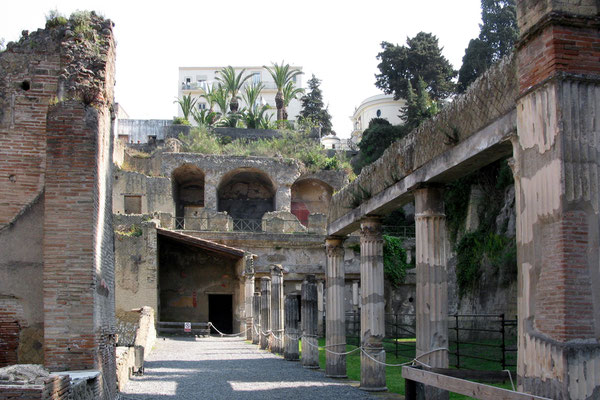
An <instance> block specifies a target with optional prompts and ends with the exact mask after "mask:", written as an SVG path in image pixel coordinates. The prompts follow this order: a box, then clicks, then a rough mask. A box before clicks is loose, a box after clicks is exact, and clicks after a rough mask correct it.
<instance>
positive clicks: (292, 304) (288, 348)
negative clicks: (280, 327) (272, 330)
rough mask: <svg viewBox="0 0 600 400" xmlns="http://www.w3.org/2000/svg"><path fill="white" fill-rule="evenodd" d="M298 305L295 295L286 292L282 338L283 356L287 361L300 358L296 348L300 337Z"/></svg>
mask: <svg viewBox="0 0 600 400" xmlns="http://www.w3.org/2000/svg"><path fill="white" fill-rule="evenodd" d="M298 305H299V304H298V296H297V295H295V294H288V295H287V296H285V306H284V308H285V324H284V329H285V335H284V339H283V343H284V352H283V356H284V358H285V359H286V360H288V361H298V359H299V358H300V353H299V350H298V340H299V338H300V330H299V329H298V328H299V327H298V325H299V322H300V315H299V313H298V308H299V307H298Z"/></svg>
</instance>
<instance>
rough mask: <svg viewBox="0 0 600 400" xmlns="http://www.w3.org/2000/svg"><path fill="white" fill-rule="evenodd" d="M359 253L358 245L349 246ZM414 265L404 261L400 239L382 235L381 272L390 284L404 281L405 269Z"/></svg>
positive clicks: (403, 251) (398, 283)
mask: <svg viewBox="0 0 600 400" xmlns="http://www.w3.org/2000/svg"><path fill="white" fill-rule="evenodd" d="M350 248H351V249H352V250H354V251H356V252H358V253H360V245H359V244H356V245H354V246H351V247H350ZM410 268H414V265H411V264H408V263H407V262H406V250H404V248H403V247H402V239H401V238H399V237H396V236H390V235H383V274H384V278H385V279H386V280H387V281H389V282H390V283H391V284H392V286H394V287H397V286H399V285H400V284H402V283H403V282H404V278H405V277H406V270H408V269H410Z"/></svg>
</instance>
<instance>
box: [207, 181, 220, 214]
mask: <svg viewBox="0 0 600 400" xmlns="http://www.w3.org/2000/svg"><path fill="white" fill-rule="evenodd" d="M220 179H221V177H220V176H216V175H214V174H211V173H210V172H208V173H207V174H206V176H205V177H204V208H205V209H206V210H215V211H216V210H217V202H218V200H217V186H218V185H219V180H220Z"/></svg>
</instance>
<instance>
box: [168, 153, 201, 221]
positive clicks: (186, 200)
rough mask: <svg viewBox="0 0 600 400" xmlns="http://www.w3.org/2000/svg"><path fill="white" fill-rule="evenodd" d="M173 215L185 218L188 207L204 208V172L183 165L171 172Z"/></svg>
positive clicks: (193, 166) (194, 167)
mask: <svg viewBox="0 0 600 400" xmlns="http://www.w3.org/2000/svg"><path fill="white" fill-rule="evenodd" d="M172 177H173V179H172V180H173V199H174V200H175V215H176V217H178V218H182V217H185V214H186V212H185V210H186V208H188V207H193V208H198V207H204V172H202V170H201V169H200V168H198V167H196V166H195V165H191V164H184V165H182V166H181V167H179V168H177V169H176V170H175V171H173V175H172Z"/></svg>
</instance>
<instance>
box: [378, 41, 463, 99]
mask: <svg viewBox="0 0 600 400" xmlns="http://www.w3.org/2000/svg"><path fill="white" fill-rule="evenodd" d="M381 47H382V48H383V51H382V52H381V53H379V54H378V55H377V59H379V60H381V62H380V63H379V65H378V66H377V68H379V71H380V72H381V73H380V74H377V75H375V78H376V82H375V86H377V87H378V88H379V89H381V90H383V91H384V93H386V94H392V93H393V94H394V99H396V100H398V99H406V97H407V96H408V84H409V82H410V84H411V85H412V87H413V88H414V87H416V86H417V85H418V82H419V78H421V79H423V81H424V82H425V83H426V84H427V92H428V93H429V96H430V97H431V99H432V100H440V99H444V98H446V97H448V96H450V95H451V94H452V93H454V89H455V84H454V82H452V78H454V77H455V76H456V71H455V70H454V69H453V68H452V65H451V64H450V62H449V61H448V60H447V59H446V57H444V56H443V55H442V49H440V47H439V44H438V39H437V37H435V36H434V35H433V34H431V33H425V32H419V33H418V34H417V35H416V36H415V37H413V38H408V39H407V40H406V46H399V45H397V44H396V45H394V44H392V43H388V42H382V43H381Z"/></svg>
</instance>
